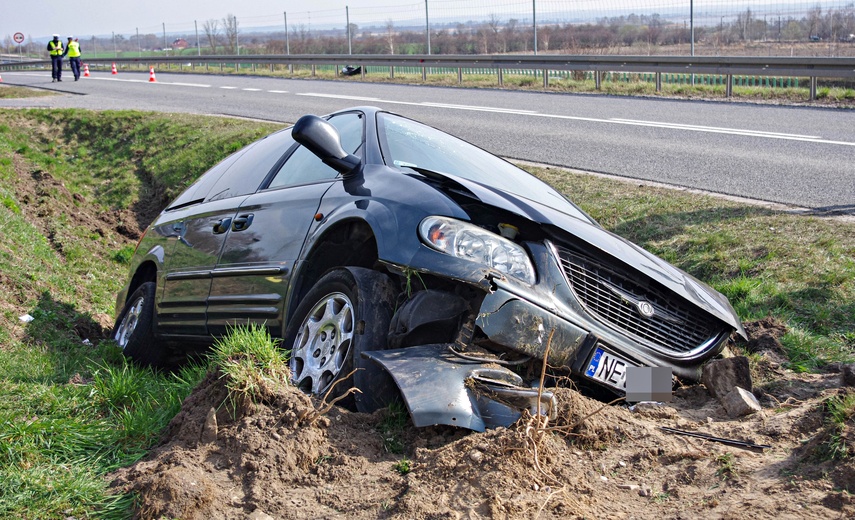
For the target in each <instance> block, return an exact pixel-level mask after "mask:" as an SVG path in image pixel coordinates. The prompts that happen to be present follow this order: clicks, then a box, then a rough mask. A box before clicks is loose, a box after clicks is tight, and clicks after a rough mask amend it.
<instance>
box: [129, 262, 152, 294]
mask: <svg viewBox="0 0 855 520" xmlns="http://www.w3.org/2000/svg"><path fill="white" fill-rule="evenodd" d="M146 282H155V283H157V265H155V263H154V262H153V261H151V260H146V261H145V262H143V263H141V264H140V265H139V266H138V267H137V270H136V271H134V276H133V277H132V278H131V283H129V284H128V291H127V293H126V294H125V302H126V303H127V299H128V298H130V296H131V295H132V294H133V293H134V291H136V290H137V289H138V288H139V286H141V285H142V284H144V283H146Z"/></svg>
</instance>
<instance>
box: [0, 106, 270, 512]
mask: <svg viewBox="0 0 855 520" xmlns="http://www.w3.org/2000/svg"><path fill="white" fill-rule="evenodd" d="M273 128H275V127H273V126H271V125H261V124H258V123H250V122H245V121H240V122H238V121H235V120H221V119H214V118H204V117H189V116H187V117H185V116H175V117H173V116H170V115H156V114H144V113H139V112H133V113H131V112H127V113H117V112H103V113H94V112H85V111H80V112H77V111H28V110H24V111H0V201H2V204H0V232H2V234H3V241H2V242H0V291H2V296H0V518H66V517H76V518H127V517H129V516H130V506H131V503H132V497H127V496H122V495H114V494H113V493H112V492H111V491H110V490H109V489H108V481H106V480H105V478H104V476H105V475H106V474H107V473H108V472H109V471H111V470H113V469H116V468H118V467H122V466H127V465H129V464H131V463H133V462H134V461H136V460H138V459H139V458H140V457H142V456H143V455H144V454H145V453H147V451H148V450H149V449H150V448H151V447H152V446H153V445H154V444H155V443H156V442H157V441H158V439H159V437H160V435H161V433H162V431H163V429H164V428H165V426H166V425H167V423H168V422H169V420H171V419H172V417H173V416H174V415H175V414H176V413H177V411H178V410H179V408H180V404H181V402H182V400H183V399H184V397H186V396H187V395H188V394H189V392H190V390H191V389H192V388H193V387H194V386H195V385H196V384H197V383H198V381H200V380H201V378H202V376H203V375H204V373H205V369H204V367H202V366H195V365H191V366H188V367H186V368H185V369H183V370H182V371H180V372H177V373H155V372H152V371H150V370H142V369H139V368H137V367H134V366H130V365H128V364H127V363H126V362H125V361H124V358H123V357H122V356H121V354H120V353H119V352H118V349H117V348H116V346H115V344H113V343H112V342H111V341H106V340H105V341H101V340H99V338H100V336H99V335H98V332H97V331H98V330H100V329H101V327H102V323H109V322H110V316H112V315H113V312H114V309H113V307H114V305H115V295H116V292H117V291H118V289H119V287H120V285H121V284H122V283H123V280H124V278H125V277H126V276H127V261H128V258H129V257H130V254H131V253H132V252H133V248H134V242H133V241H131V240H130V239H128V238H126V237H124V236H122V235H119V234H118V233H116V232H115V230H114V229H110V228H108V227H104V228H103V229H101V232H100V233H96V232H94V229H93V226H94V225H95V223H96V222H100V221H101V220H102V219H101V216H103V215H107V214H110V213H114V212H127V214H128V216H127V218H134V217H133V210H132V208H133V207H134V205H135V204H138V203H140V202H141V201H142V202H146V201H147V199H149V198H151V197H152V195H153V194H154V195H157V196H161V197H163V198H165V197H168V196H174V194H176V193H177V192H178V191H179V190H180V189H182V187H183V186H186V185H187V184H188V183H190V182H192V180H193V179H194V178H195V177H196V176H197V175H198V174H199V173H201V172H202V171H204V169H205V168H207V167H209V166H210V165H211V164H213V163H214V162H215V161H217V160H219V159H221V158H222V157H223V156H224V155H225V154H227V153H228V152H229V151H231V150H236V149H238V148H240V147H242V146H244V145H245V144H247V143H248V142H250V141H252V140H253V139H255V138H257V137H258V136H261V135H263V134H265V133H269V132H270V131H271V130H272V129H273ZM33 189H34V190H35V192H34V191H32V190H33ZM78 209H80V210H85V211H86V212H88V213H87V214H88V215H89V218H91V219H92V220H90V221H86V222H84V221H81V220H80V219H82V216H81V215H73V214H72V212H74V211H77V210H78ZM36 214H40V216H39V217H38V218H35V217H36ZM25 314H29V315H30V316H32V317H33V318H34V319H33V321H32V322H31V323H29V324H25V323H24V322H22V321H20V320H19V319H18V318H19V316H22V315H25ZM90 338H91V339H90ZM84 340H89V341H88V344H87V343H84Z"/></svg>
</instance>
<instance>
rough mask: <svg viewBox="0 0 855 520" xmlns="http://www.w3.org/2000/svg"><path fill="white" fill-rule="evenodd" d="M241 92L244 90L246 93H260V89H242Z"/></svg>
mask: <svg viewBox="0 0 855 520" xmlns="http://www.w3.org/2000/svg"><path fill="white" fill-rule="evenodd" d="M241 90H245V91H247V92H261V89H260V88H242V89H241Z"/></svg>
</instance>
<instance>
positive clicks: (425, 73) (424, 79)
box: [422, 67, 427, 81]
mask: <svg viewBox="0 0 855 520" xmlns="http://www.w3.org/2000/svg"><path fill="white" fill-rule="evenodd" d="M422 81H427V67H422Z"/></svg>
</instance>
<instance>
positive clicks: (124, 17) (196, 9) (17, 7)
mask: <svg viewBox="0 0 855 520" xmlns="http://www.w3.org/2000/svg"><path fill="white" fill-rule="evenodd" d="M417 3H419V0H312V1H311V2H305V1H295V0H287V1H282V0H252V1H251V2H235V1H234V0H205V1H202V2H188V1H184V0H126V1H122V2H118V1H115V0H89V1H87V0H0V39H4V38H5V37H6V36H8V35H12V34H14V33H16V32H21V33H23V34H24V35H25V36H26V37H27V38H28V39H29V38H30V37H33V38H34V39H44V38H45V37H47V38H49V37H50V35H51V34H53V33H59V34H60V35H62V36H63V37H66V36H72V35H75V36H77V35H85V36H91V35H92V34H98V35H109V34H111V33H112V32H116V33H117V34H124V35H125V36H130V35H132V34H134V33H136V29H137V28H139V31H140V34H145V33H156V34H161V33H162V31H163V28H162V27H163V26H162V24H163V23H165V24H166V31H167V32H172V31H191V32H192V31H193V29H194V26H193V21H194V20H195V21H198V22H199V31H200V32H201V31H202V25H203V24H204V22H205V21H206V20H210V19H215V20H220V19H222V18H224V17H225V16H226V15H228V14H233V15H235V16H236V17H237V19H238V21H239V23H240V26H241V27H244V28H248V27H251V26H260V25H274V24H276V23H283V24H284V21H283V16H282V13H283V12H285V11H293V12H294V13H295V14H296V13H297V12H303V13H305V12H306V11H308V10H312V11H315V12H317V14H318V16H317V18H319V19H320V18H322V17H323V13H322V11H324V10H341V12H342V14H341V16H342V18H344V6H345V5H349V6H350V8H351V9H353V8H354V6H378V5H388V4H417ZM288 25H291V19H290V17H289V21H288ZM341 25H342V26H344V25H345V24H344V22H342V24H341Z"/></svg>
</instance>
